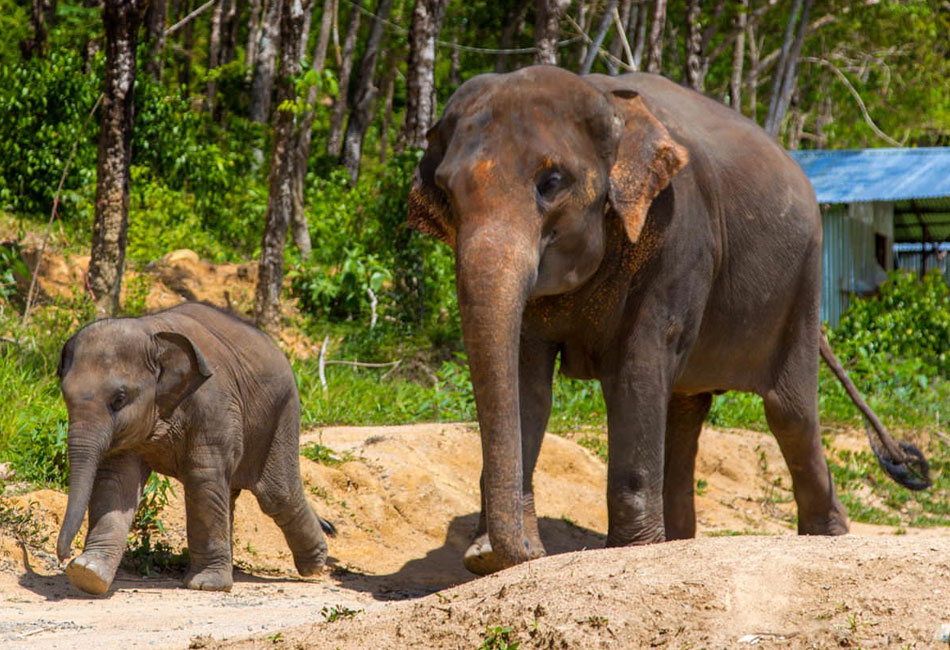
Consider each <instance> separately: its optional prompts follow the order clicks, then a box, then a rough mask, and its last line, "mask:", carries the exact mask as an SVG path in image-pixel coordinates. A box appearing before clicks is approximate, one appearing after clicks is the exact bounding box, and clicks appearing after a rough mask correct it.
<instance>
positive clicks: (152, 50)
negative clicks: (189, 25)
mask: <svg viewBox="0 0 950 650" xmlns="http://www.w3.org/2000/svg"><path fill="white" fill-rule="evenodd" d="M167 10H168V4H167V0H150V2H149V3H148V9H147V10H146V12H145V44H146V47H147V48H148V50H147V53H146V56H145V73H146V74H148V75H149V76H151V77H152V79H154V80H155V81H161V79H162V70H163V68H164V51H165V18H166V16H165V14H166V12H167Z"/></svg>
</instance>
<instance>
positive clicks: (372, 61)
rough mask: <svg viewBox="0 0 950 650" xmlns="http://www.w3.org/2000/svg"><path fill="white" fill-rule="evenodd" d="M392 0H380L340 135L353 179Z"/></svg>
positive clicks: (373, 99)
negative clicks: (348, 115)
mask: <svg viewBox="0 0 950 650" xmlns="http://www.w3.org/2000/svg"><path fill="white" fill-rule="evenodd" d="M392 6H393V0H379V5H377V7H376V15H375V19H374V20H373V27H372V28H371V29H370V32H369V38H368V39H367V40H366V50H365V51H364V53H363V61H362V62H361V63H360V71H359V77H358V78H357V80H356V84H355V85H354V87H353V97H352V98H351V99H350V106H351V107H352V108H351V109H350V119H349V120H348V121H347V124H346V135H345V136H344V138H343V157H342V160H341V162H342V164H343V167H345V168H346V171H347V172H349V174H350V180H351V181H352V182H353V183H355V182H356V179H357V178H359V175H360V159H361V158H362V156H363V138H364V137H365V136H366V129H368V128H369V124H370V122H371V121H372V119H373V114H374V113H375V110H374V109H375V108H376V103H377V102H376V100H377V99H378V98H379V87H378V86H377V85H376V61H377V60H378V59H379V48H380V44H381V43H382V40H383V24H384V23H385V21H386V20H387V19H388V18H389V11H390V9H392Z"/></svg>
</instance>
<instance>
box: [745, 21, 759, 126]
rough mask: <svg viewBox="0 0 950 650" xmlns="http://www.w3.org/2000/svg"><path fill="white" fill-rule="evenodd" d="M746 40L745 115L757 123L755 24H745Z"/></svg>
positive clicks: (757, 62)
mask: <svg viewBox="0 0 950 650" xmlns="http://www.w3.org/2000/svg"><path fill="white" fill-rule="evenodd" d="M746 40H747V41H748V42H749V74H748V75H747V77H746V88H747V89H748V91H749V110H748V112H747V116H748V117H749V119H751V120H752V121H753V122H755V123H757V124H758V121H759V119H758V117H759V116H758V113H759V108H758V104H759V72H758V71H759V51H760V47H759V43H758V42H757V41H756V40H755V25H754V24H752V23H751V22H749V23H747V24H746Z"/></svg>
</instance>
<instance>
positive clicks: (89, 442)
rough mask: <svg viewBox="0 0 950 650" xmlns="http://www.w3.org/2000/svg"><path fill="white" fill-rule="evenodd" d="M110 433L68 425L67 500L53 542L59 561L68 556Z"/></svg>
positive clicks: (90, 494)
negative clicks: (61, 522) (61, 521)
mask: <svg viewBox="0 0 950 650" xmlns="http://www.w3.org/2000/svg"><path fill="white" fill-rule="evenodd" d="M110 434H111V432H110V431H109V430H104V431H103V430H98V429H95V428H85V427H80V426H70V427H69V437H68V440H69V500H68V501H67V503H66V516H65V517H63V527H62V528H60V529H59V538H58V539H57V541H56V555H57V556H58V557H59V560H60V562H62V561H63V560H65V559H66V558H68V557H69V555H70V547H71V546H72V543H73V539H74V538H75V537H76V533H78V532H79V527H80V526H82V521H83V518H84V517H85V515H86V510H87V509H88V508H89V498H90V497H91V496H92V487H93V483H94V482H95V478H96V471H97V470H98V469H99V463H101V462H102V457H103V456H104V455H105V451H106V449H107V448H108V446H109V440H110V439H111V435H110Z"/></svg>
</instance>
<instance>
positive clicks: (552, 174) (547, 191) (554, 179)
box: [538, 169, 564, 201]
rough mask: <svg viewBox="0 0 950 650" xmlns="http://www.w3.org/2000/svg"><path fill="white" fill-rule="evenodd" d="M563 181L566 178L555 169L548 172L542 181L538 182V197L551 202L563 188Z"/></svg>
mask: <svg viewBox="0 0 950 650" xmlns="http://www.w3.org/2000/svg"><path fill="white" fill-rule="evenodd" d="M562 180H564V177H563V176H562V175H561V172H559V171H556V170H553V169H552V170H550V171H548V172H547V173H545V174H544V176H542V177H541V180H539V181H538V196H540V197H541V198H542V199H545V200H548V201H550V200H551V199H553V198H554V196H555V195H556V194H557V191H558V190H559V189H560V188H561V181H562Z"/></svg>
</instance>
